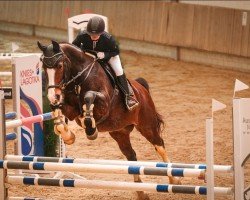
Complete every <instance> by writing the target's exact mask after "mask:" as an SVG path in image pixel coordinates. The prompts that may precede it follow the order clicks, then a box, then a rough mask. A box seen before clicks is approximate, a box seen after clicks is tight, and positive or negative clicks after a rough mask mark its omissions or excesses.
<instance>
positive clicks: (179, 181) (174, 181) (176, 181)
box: [170, 177, 181, 185]
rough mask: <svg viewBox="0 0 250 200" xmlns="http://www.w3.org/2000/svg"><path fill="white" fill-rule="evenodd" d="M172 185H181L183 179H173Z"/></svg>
mask: <svg viewBox="0 0 250 200" xmlns="http://www.w3.org/2000/svg"><path fill="white" fill-rule="evenodd" d="M170 184H173V185H181V178H179V177H171V179H170Z"/></svg>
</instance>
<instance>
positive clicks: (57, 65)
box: [37, 41, 70, 105]
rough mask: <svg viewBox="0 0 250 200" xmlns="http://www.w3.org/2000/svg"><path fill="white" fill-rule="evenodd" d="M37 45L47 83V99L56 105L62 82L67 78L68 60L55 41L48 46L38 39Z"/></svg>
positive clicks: (58, 100) (59, 101)
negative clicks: (40, 52)
mask: <svg viewBox="0 0 250 200" xmlns="http://www.w3.org/2000/svg"><path fill="white" fill-rule="evenodd" d="M37 45H38V47H39V48H40V49H41V51H42V52H43V54H42V56H41V61H42V63H43V69H44V71H45V74H46V78H47V83H48V99H49V101H50V103H51V104H52V105H58V104H60V103H61V102H62V98H63V97H62V86H63V83H65V82H66V81H68V78H69V66H70V60H69V59H68V58H67V56H66V55H65V54H64V52H63V51H62V49H61V48H60V45H59V44H58V43H57V42H55V41H52V44H50V45H48V46H44V45H42V44H41V43H40V42H39V41H38V42H37Z"/></svg>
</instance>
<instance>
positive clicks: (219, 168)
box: [5, 155, 233, 173]
mask: <svg viewBox="0 0 250 200" xmlns="http://www.w3.org/2000/svg"><path fill="white" fill-rule="evenodd" d="M5 160H8V161H30V162H57V163H82V164H99V165H132V166H145V167H164V168H166V167H169V168H188V169H204V170H205V169H206V168H207V166H206V165H205V164H183V163H164V162H153V161H125V160H100V159H84V158H57V157H39V156H18V155H6V156H5ZM214 171H215V172H217V173H229V172H233V167H232V166H231V165H214Z"/></svg>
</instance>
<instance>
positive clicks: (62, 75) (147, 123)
mask: <svg viewBox="0 0 250 200" xmlns="http://www.w3.org/2000/svg"><path fill="white" fill-rule="evenodd" d="M37 44H38V47H39V48H40V50H41V51H42V56H41V61H42V63H43V64H42V65H43V69H44V71H45V74H46V79H47V84H48V99H49V101H50V103H51V105H52V107H53V106H54V107H55V108H58V109H60V110H61V112H62V114H63V115H64V116H65V117H66V118H68V119H69V120H75V121H76V123H77V124H78V125H79V126H80V127H82V128H84V129H85V132H86V135H87V138H89V139H95V138H96V137H97V132H109V135H110V136H111V137H112V138H113V139H114V140H115V141H116V142H117V144H118V146H119V148H120V150H121V152H122V154H123V155H124V156H125V157H126V158H127V160H129V161H137V157H136V153H135V151H134V150H133V148H132V146H131V142H130V133H131V131H132V130H133V129H134V128H136V129H137V131H139V132H140V133H141V135H142V136H143V137H145V138H146V139H147V140H148V141H149V142H150V143H151V144H152V145H153V146H154V147H155V149H156V152H157V153H158V154H159V155H160V156H161V158H162V160H163V161H164V162H170V159H169V158H168V155H167V153H166V150H165V146H164V141H163V139H162V137H161V131H162V127H163V126H164V121H163V119H162V116H161V115H160V114H159V113H158V112H157V111H156V108H155V105H154V102H153V100H152V97H151V94H150V92H149V85H148V83H147V81H146V80H145V79H143V78H138V79H136V80H129V82H130V84H131V87H132V89H133V92H134V95H135V97H136V99H137V100H138V102H139V106H137V107H136V108H135V109H134V110H132V111H128V110H127V108H126V106H125V104H124V103H123V96H122V95H123V94H122V92H120V91H119V90H118V89H117V87H116V86H115V85H114V84H113V83H112V81H111V80H110V78H109V77H108V76H107V74H106V73H105V70H104V68H103V67H102V66H101V65H100V63H99V62H98V60H97V58H95V57H94V56H92V55H90V54H88V53H87V52H83V51H82V50H81V49H80V48H78V47H76V46H74V45H72V44H69V43H60V44H59V43H58V42H56V41H53V40H52V43H51V44H50V45H48V46H45V45H43V44H41V43H40V42H39V41H38V42H37ZM62 138H63V139H64V140H65V143H68V144H71V143H73V142H74V136H72V133H71V134H70V136H68V137H63V135H62ZM134 181H135V182H141V179H140V177H139V175H134ZM169 182H170V183H172V184H180V180H179V179H178V178H177V177H169Z"/></svg>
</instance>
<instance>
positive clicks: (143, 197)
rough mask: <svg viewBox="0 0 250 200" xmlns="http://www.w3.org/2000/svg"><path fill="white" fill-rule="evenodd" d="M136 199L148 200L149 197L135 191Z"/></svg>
mask: <svg viewBox="0 0 250 200" xmlns="http://www.w3.org/2000/svg"><path fill="white" fill-rule="evenodd" d="M136 193H137V199H138V200H149V197H148V195H147V194H145V193H144V192H143V191H137V192H136Z"/></svg>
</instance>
